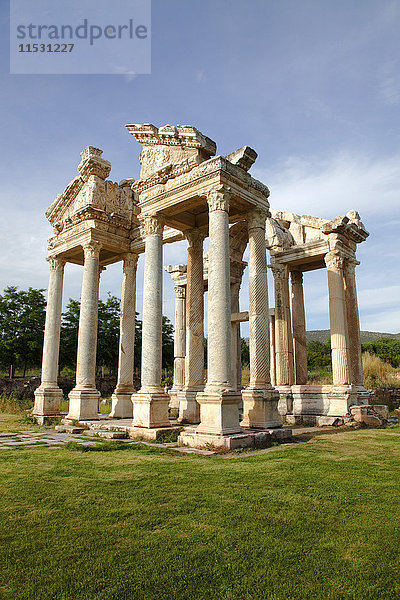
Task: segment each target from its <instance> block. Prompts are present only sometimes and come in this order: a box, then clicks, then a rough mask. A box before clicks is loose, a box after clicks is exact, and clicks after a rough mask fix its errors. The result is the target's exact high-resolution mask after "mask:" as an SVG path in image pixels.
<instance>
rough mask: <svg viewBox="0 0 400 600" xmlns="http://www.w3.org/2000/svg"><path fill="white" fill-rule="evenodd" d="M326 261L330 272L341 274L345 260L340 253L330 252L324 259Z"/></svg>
mask: <svg viewBox="0 0 400 600" xmlns="http://www.w3.org/2000/svg"><path fill="white" fill-rule="evenodd" d="M324 261H325V264H326V266H327V268H328V269H329V270H330V271H336V272H338V273H339V272H340V271H342V269H343V264H344V258H343V256H342V255H341V254H339V252H328V254H326V255H325V257H324Z"/></svg>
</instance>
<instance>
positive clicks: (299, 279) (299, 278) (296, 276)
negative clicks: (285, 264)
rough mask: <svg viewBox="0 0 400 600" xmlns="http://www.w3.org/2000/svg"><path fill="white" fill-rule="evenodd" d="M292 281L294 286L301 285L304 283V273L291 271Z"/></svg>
mask: <svg viewBox="0 0 400 600" xmlns="http://www.w3.org/2000/svg"><path fill="white" fill-rule="evenodd" d="M290 279H291V280H292V285H301V284H302V283H303V273H302V271H291V272H290Z"/></svg>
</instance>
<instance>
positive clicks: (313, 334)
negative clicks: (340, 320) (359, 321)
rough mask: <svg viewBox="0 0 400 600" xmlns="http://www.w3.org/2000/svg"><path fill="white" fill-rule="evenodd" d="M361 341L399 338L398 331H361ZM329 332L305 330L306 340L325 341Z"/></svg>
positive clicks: (325, 330) (363, 342) (324, 330)
mask: <svg viewBox="0 0 400 600" xmlns="http://www.w3.org/2000/svg"><path fill="white" fill-rule="evenodd" d="M360 334H361V343H362V344H365V343H366V342H373V341H375V340H379V339H380V338H393V339H395V340H400V333H380V332H378V331H361V332H360ZM330 335H331V332H330V331H329V329H314V330H313V331H307V342H321V343H322V344H325V342H326V341H327V340H328V338H329V337H330Z"/></svg>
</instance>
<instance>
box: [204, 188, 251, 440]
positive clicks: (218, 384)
mask: <svg viewBox="0 0 400 600" xmlns="http://www.w3.org/2000/svg"><path fill="white" fill-rule="evenodd" d="M229 199H230V190H229V189H226V188H225V187H218V188H215V189H213V190H211V191H210V193H209V195H208V198H207V201H208V206H209V270H208V372H207V385H206V388H205V390H204V392H199V393H198V394H197V401H198V402H199V404H200V425H199V426H198V428H197V432H198V433H206V434H214V435H217V436H221V435H226V434H233V433H238V432H240V431H241V428H240V425H239V403H240V401H241V397H240V394H238V393H237V392H232V391H230V388H231V381H230V378H231V306H230V299H231V298H230V263H229V216H228V212H229Z"/></svg>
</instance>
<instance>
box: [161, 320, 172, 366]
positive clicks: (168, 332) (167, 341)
mask: <svg viewBox="0 0 400 600" xmlns="http://www.w3.org/2000/svg"><path fill="white" fill-rule="evenodd" d="M162 366H163V369H171V368H172V367H173V366H174V326H173V325H172V323H171V321H170V320H169V319H168V318H167V317H163V318H162Z"/></svg>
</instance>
